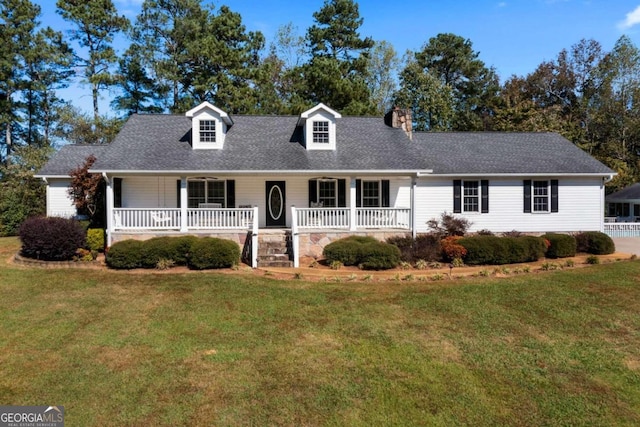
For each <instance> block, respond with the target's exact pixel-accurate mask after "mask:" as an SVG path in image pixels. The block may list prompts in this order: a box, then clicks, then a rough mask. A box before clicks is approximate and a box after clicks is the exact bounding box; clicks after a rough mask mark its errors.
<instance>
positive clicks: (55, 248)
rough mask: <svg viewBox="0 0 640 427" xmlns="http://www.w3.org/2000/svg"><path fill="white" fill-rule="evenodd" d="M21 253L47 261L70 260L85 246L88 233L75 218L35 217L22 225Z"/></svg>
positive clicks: (20, 232)
mask: <svg viewBox="0 0 640 427" xmlns="http://www.w3.org/2000/svg"><path fill="white" fill-rule="evenodd" d="M19 234H20V240H21V241H22V250H21V253H22V255H23V256H25V257H27V258H35V259H41V260H45V261H69V260H71V259H73V257H74V255H75V253H76V250H77V249H78V248H84V246H85V244H86V234H85V231H84V230H83V229H82V227H81V226H80V224H78V222H77V221H75V220H73V219H66V218H56V217H51V218H46V217H33V218H29V219H27V220H26V221H25V222H23V223H22V225H21V226H20V231H19Z"/></svg>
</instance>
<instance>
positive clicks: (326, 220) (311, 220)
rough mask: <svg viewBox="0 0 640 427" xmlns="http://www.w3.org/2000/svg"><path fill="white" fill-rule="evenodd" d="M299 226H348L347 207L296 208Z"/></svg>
mask: <svg viewBox="0 0 640 427" xmlns="http://www.w3.org/2000/svg"><path fill="white" fill-rule="evenodd" d="M295 211H296V224H297V225H298V227H299V228H349V208H296V210H295Z"/></svg>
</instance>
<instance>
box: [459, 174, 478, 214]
mask: <svg viewBox="0 0 640 427" xmlns="http://www.w3.org/2000/svg"><path fill="white" fill-rule="evenodd" d="M463 186H464V190H463V201H462V210H463V211H464V212H478V211H479V210H480V186H479V183H478V181H464V183H463Z"/></svg>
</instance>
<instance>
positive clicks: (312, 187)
mask: <svg viewBox="0 0 640 427" xmlns="http://www.w3.org/2000/svg"><path fill="white" fill-rule="evenodd" d="M317 202H318V180H317V179H310V180H309V207H311V203H317Z"/></svg>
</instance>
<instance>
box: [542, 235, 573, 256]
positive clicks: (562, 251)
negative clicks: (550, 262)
mask: <svg viewBox="0 0 640 427" xmlns="http://www.w3.org/2000/svg"><path fill="white" fill-rule="evenodd" d="M542 237H543V238H545V239H547V240H548V241H549V243H551V245H550V246H549V248H548V249H547V253H546V257H547V258H566V257H571V256H575V255H576V250H577V245H576V239H575V237H573V236H570V235H568V234H557V233H547V234H545V235H544V236H542Z"/></svg>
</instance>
